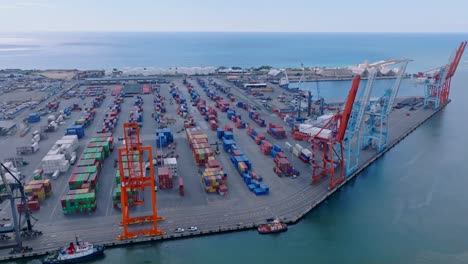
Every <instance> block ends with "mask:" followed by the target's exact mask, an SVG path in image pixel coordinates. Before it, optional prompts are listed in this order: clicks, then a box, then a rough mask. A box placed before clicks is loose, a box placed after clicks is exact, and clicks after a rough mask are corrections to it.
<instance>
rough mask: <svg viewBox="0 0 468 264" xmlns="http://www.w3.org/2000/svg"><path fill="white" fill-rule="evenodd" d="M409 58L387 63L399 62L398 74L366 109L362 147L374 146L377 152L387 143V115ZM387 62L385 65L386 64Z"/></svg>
mask: <svg viewBox="0 0 468 264" xmlns="http://www.w3.org/2000/svg"><path fill="white" fill-rule="evenodd" d="M409 62H410V60H407V59H401V60H391V61H389V63H388V64H396V63H399V64H400V68H399V69H398V75H397V77H396V79H395V82H394V83H393V85H392V87H391V88H389V89H387V90H385V92H384V95H383V96H382V97H380V98H379V99H378V100H377V101H375V102H373V103H371V104H370V105H369V107H368V109H367V111H366V116H367V119H368V120H367V125H366V131H365V133H364V139H363V148H367V147H372V146H375V147H376V148H377V151H378V152H381V151H382V150H384V149H385V147H386V146H387V143H388V117H389V115H390V111H391V110H392V108H393V104H394V102H395V99H396V96H397V94H398V90H399V89H400V85H401V81H402V79H403V76H404V75H405V72H406V67H407V66H408V63H409ZM388 64H387V65H388Z"/></svg>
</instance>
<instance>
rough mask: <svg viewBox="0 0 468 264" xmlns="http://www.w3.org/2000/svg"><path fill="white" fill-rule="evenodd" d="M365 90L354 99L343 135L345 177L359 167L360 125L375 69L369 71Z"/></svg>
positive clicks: (373, 79)
mask: <svg viewBox="0 0 468 264" xmlns="http://www.w3.org/2000/svg"><path fill="white" fill-rule="evenodd" d="M368 72H369V76H368V79H367V84H366V88H365V89H364V92H363V93H362V96H360V97H358V98H357V99H355V101H354V104H353V108H352V111H351V115H350V118H349V121H348V126H347V129H346V134H345V146H344V150H345V165H346V172H345V176H348V175H350V174H351V173H353V172H354V171H356V169H357V168H358V166H359V157H360V149H361V125H362V121H363V120H364V113H365V111H366V109H367V107H368V105H369V100H370V96H371V93H372V89H373V87H374V82H375V76H376V74H377V71H376V69H375V68H371V69H369V71H368Z"/></svg>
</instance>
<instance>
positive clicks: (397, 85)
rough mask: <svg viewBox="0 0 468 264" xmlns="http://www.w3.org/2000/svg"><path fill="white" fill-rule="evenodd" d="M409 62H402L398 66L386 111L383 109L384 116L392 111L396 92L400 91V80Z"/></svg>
mask: <svg viewBox="0 0 468 264" xmlns="http://www.w3.org/2000/svg"><path fill="white" fill-rule="evenodd" d="M409 62H410V60H405V61H403V63H402V64H401V66H400V70H399V71H398V76H397V79H396V80H395V82H394V83H393V87H392V94H391V96H390V100H389V102H388V106H387V109H385V110H386V114H389V113H390V110H391V109H392V107H393V104H394V103H395V99H396V96H397V94H398V91H399V90H400V86H401V80H402V79H403V76H404V75H405V72H406V67H407V66H408V63H409Z"/></svg>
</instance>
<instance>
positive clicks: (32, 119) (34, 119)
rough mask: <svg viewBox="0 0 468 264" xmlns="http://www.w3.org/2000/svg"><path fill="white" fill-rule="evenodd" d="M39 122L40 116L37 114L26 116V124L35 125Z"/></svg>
mask: <svg viewBox="0 0 468 264" xmlns="http://www.w3.org/2000/svg"><path fill="white" fill-rule="evenodd" d="M39 121H41V116H40V115H39V114H38V113H31V114H29V115H28V123H37V122H39Z"/></svg>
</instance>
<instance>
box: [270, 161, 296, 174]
mask: <svg viewBox="0 0 468 264" xmlns="http://www.w3.org/2000/svg"><path fill="white" fill-rule="evenodd" d="M274 162H275V168H274V170H275V172H277V173H278V174H288V172H289V171H290V170H291V169H292V166H291V163H290V162H289V161H288V160H287V159H286V158H275V159H274Z"/></svg>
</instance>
